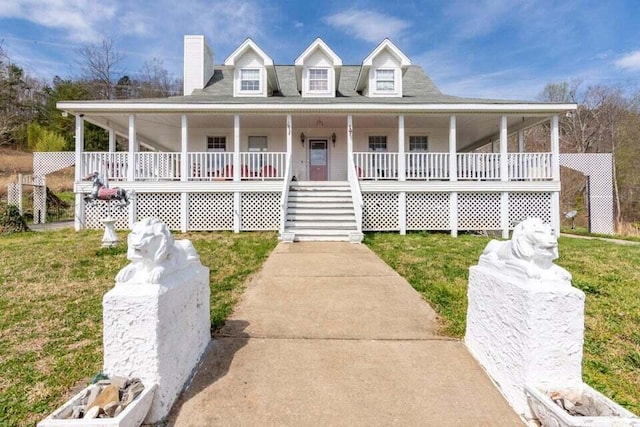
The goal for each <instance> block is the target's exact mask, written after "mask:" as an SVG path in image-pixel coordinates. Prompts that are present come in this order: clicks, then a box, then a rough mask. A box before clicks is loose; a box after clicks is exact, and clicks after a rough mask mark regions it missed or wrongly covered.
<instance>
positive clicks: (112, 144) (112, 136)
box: [109, 123, 116, 153]
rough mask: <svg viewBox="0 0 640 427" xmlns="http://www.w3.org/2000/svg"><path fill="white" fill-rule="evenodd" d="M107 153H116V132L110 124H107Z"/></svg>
mask: <svg viewBox="0 0 640 427" xmlns="http://www.w3.org/2000/svg"><path fill="white" fill-rule="evenodd" d="M109 152H110V153H115V152H116V130H115V128H114V127H113V125H112V124H111V123H109Z"/></svg>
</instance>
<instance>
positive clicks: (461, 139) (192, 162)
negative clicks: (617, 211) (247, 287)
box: [75, 112, 560, 236]
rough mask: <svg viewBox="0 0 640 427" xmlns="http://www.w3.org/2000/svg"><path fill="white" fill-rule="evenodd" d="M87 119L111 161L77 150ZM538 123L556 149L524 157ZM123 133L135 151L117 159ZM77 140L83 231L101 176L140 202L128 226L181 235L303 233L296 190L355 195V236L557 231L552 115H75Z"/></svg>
mask: <svg viewBox="0 0 640 427" xmlns="http://www.w3.org/2000/svg"><path fill="white" fill-rule="evenodd" d="M85 120H88V121H91V122H92V123H94V124H98V125H100V126H102V127H104V128H105V129H107V130H108V131H109V140H110V144H109V151H107V152H84V151H83V147H84V143H83V134H84V121H85ZM125 124H126V126H125ZM241 124H242V126H241ZM541 124H550V128H551V138H550V140H549V149H548V150H547V151H545V152H526V151H525V140H524V135H525V133H524V132H525V130H527V129H529V128H530V127H532V126H538V125H541ZM118 136H119V137H120V139H123V138H124V140H125V141H126V147H127V151H117V150H116V138H117V137H118ZM510 140H511V143H510ZM76 142H77V145H76V148H77V150H76V166H77V168H76V185H75V191H76V193H77V196H78V197H77V212H76V213H77V215H76V216H77V222H76V228H78V229H80V228H83V227H90V228H94V227H96V226H97V227H99V226H100V224H99V219H100V218H101V215H102V214H103V212H102V213H101V211H100V210H99V209H103V208H98V207H96V206H84V203H83V201H82V194H83V193H87V192H89V190H90V183H89V182H88V181H84V180H83V178H84V177H85V176H87V175H89V174H91V173H93V172H94V171H98V172H99V173H101V174H102V176H103V178H104V179H105V180H106V181H107V182H109V183H110V185H111V186H119V187H122V188H125V189H128V190H135V192H136V194H137V196H136V200H135V202H134V203H133V204H132V206H131V207H130V208H129V209H128V212H127V213H126V214H120V218H119V222H118V223H117V225H118V226H120V227H121V228H126V227H128V226H130V224H132V223H133V222H134V221H136V220H138V219H140V218H143V217H146V216H156V217H160V218H161V219H162V220H163V221H164V222H166V223H167V224H168V225H169V226H170V227H172V228H174V229H179V230H182V231H189V230H218V229H223V230H224V229H228V230H233V231H236V232H239V231H242V230H259V229H272V230H279V231H280V233H281V236H285V235H286V233H287V232H288V231H290V230H295V229H299V228H300V227H299V224H298V225H296V224H295V223H294V221H296V220H295V218H296V215H291V213H290V212H289V210H288V206H289V203H290V199H291V197H295V196H291V194H290V190H291V183H292V181H294V182H295V181H299V182H300V181H313V182H320V181H335V183H336V184H340V183H344V184H345V185H346V186H347V187H346V190H347V196H348V197H349V202H348V203H349V206H350V208H349V209H350V210H351V211H350V212H351V213H349V215H353V217H354V221H355V225H354V226H353V227H351V225H350V226H349V229H352V228H354V229H355V230H352V231H353V232H354V233H361V232H362V231H369V230H371V231H373V230H387V231H399V232H400V233H405V232H407V231H408V230H449V231H450V232H451V234H452V235H453V236H456V235H457V233H458V231H459V230H501V231H502V233H503V235H505V236H506V235H508V232H509V230H510V229H511V228H512V227H513V226H514V225H515V224H516V223H517V222H519V221H521V220H522V219H524V218H526V217H527V216H539V217H541V218H543V220H545V221H546V222H549V223H551V224H552V225H553V226H554V229H555V230H559V212H558V206H559V203H558V192H559V190H560V182H559V166H558V117H557V116H556V115H552V116H549V115H548V114H542V113H539V112H537V113H528V115H523V113H522V112H519V113H518V114H517V115H516V114H504V113H503V114H489V113H486V112H474V113H467V114H456V115H451V114H449V115H445V114H435V113H411V114H405V115H403V114H401V115H394V114H345V115H338V114H320V113H298V114H293V113H288V114H249V113H247V114H222V113H218V114H202V113H194V114H176V113H155V114H149V113H144V114H143V113H139V114H128V115H123V114H102V115H91V116H87V115H85V116H81V115H78V116H77V117H76ZM487 147H490V150H486V148H487ZM479 148H484V150H482V151H476V150H477V149H479ZM340 185H341V184H340ZM343 196H344V195H343ZM347 207H348V206H342V208H344V209H346V208H347ZM346 214H347V213H346V212H342V213H340V215H343V216H344V215H346ZM316 216H317V215H316ZM298 217H299V215H298ZM314 219H317V218H316V217H314ZM298 221H301V220H300V219H298ZM325 222H329V223H330V222H331V221H330V219H329V218H327V221H325ZM315 226H317V227H318V229H326V227H325V225H323V224H321V223H315ZM303 228H304V227H303ZM334 231H335V230H334ZM329 234H330V233H329Z"/></svg>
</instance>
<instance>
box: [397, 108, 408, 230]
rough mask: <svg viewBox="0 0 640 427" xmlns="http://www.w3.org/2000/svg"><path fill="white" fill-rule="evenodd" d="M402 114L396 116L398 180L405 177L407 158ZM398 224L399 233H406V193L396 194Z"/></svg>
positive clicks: (403, 179)
mask: <svg viewBox="0 0 640 427" xmlns="http://www.w3.org/2000/svg"><path fill="white" fill-rule="evenodd" d="M404 149H405V147H404V116H403V115H400V116H398V181H401V182H403V181H406V179H407V172H406V171H407V161H406V160H407V159H406V157H405V154H404ZM398 225H399V227H400V234H407V193H406V192H405V191H401V192H400V193H399V194H398Z"/></svg>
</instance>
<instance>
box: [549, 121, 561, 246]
mask: <svg viewBox="0 0 640 427" xmlns="http://www.w3.org/2000/svg"><path fill="white" fill-rule="evenodd" d="M551 175H552V177H553V180H554V181H560V130H559V123H558V115H557V114H556V115H554V116H553V117H551ZM551 226H552V227H553V231H554V233H555V234H556V237H557V236H560V192H558V191H554V192H553V193H551Z"/></svg>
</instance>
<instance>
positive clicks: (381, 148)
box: [369, 136, 387, 153]
mask: <svg viewBox="0 0 640 427" xmlns="http://www.w3.org/2000/svg"><path fill="white" fill-rule="evenodd" d="M369 151H374V152H379V153H385V152H386V151H387V137H386V136H370V137H369Z"/></svg>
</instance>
